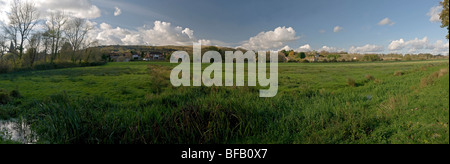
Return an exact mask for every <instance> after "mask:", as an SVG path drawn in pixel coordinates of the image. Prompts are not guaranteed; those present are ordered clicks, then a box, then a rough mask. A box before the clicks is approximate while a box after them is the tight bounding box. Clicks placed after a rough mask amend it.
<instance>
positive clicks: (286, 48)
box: [278, 46, 292, 51]
mask: <svg viewBox="0 0 450 164" xmlns="http://www.w3.org/2000/svg"><path fill="white" fill-rule="evenodd" d="M283 50H285V51H290V50H292V48H291V47H289V46H284V47H283V48H281V49H279V50H278V51H283Z"/></svg>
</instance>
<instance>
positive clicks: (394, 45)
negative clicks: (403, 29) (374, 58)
mask: <svg viewBox="0 0 450 164" xmlns="http://www.w3.org/2000/svg"><path fill="white" fill-rule="evenodd" d="M388 49H389V50H390V51H393V52H398V51H407V53H425V52H429V53H433V54H448V49H449V46H448V42H447V43H444V42H443V41H442V40H438V41H436V43H434V44H431V43H430V41H429V40H428V37H424V38H422V39H419V38H415V39H413V40H409V41H405V40H404V39H400V40H394V41H392V42H391V44H390V45H389V47H388ZM426 50H428V51H426Z"/></svg>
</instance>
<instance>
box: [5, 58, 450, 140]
mask: <svg viewBox="0 0 450 164" xmlns="http://www.w3.org/2000/svg"><path fill="white" fill-rule="evenodd" d="M174 66H176V65H173V64H169V63H139V62H137V63H109V64H107V65H104V66H98V67H85V68H68V69H59V70H47V71H25V72H16V73H9V74H0V90H2V91H0V98H1V96H2V95H3V100H4V102H3V103H2V102H1V100H0V120H2V119H3V120H6V119H10V118H21V119H23V120H25V121H26V122H28V123H29V124H30V125H31V128H32V130H33V131H34V132H35V133H36V135H37V136H38V143H91V144H98V143H145V144H154V143H157V144H164V143H171V144H177V143H195V144H206V143H262V144H271V143H283V144H284V143H285V144H291V143H295V144H304V143H334V144H336V143H392V144H396V143H446V144H448V143H449V127H448V125H449V104H448V102H449V75H448V69H449V62H448V61H447V60H444V61H442V60H441V61H413V62H379V63H310V64H297V63H296V64H280V66H279V72H280V75H279V80H280V89H279V92H278V95H277V96H276V97H274V98H259V97H258V96H259V88H258V87H212V88H207V87H181V88H174V87H172V86H171V84H170V81H169V74H170V71H171V68H173V67H174ZM2 93H3V94H2ZM2 142H7V141H1V140H0V143H2Z"/></svg>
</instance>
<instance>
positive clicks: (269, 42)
mask: <svg viewBox="0 0 450 164" xmlns="http://www.w3.org/2000/svg"><path fill="white" fill-rule="evenodd" d="M297 39H299V37H297V36H296V32H295V30H294V29H293V28H292V27H289V28H286V27H278V28H276V29H275V30H273V31H267V32H261V33H259V34H258V35H256V36H254V37H251V38H250V39H249V40H248V41H245V42H244V43H243V44H242V45H241V46H240V47H242V48H245V49H248V50H272V49H274V48H280V47H282V46H283V45H285V44H286V43H288V42H292V41H295V40H297Z"/></svg>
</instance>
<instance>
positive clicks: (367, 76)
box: [366, 75, 375, 81]
mask: <svg viewBox="0 0 450 164" xmlns="http://www.w3.org/2000/svg"><path fill="white" fill-rule="evenodd" d="M366 79H367V80H369V81H375V77H373V76H372V75H366Z"/></svg>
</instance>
